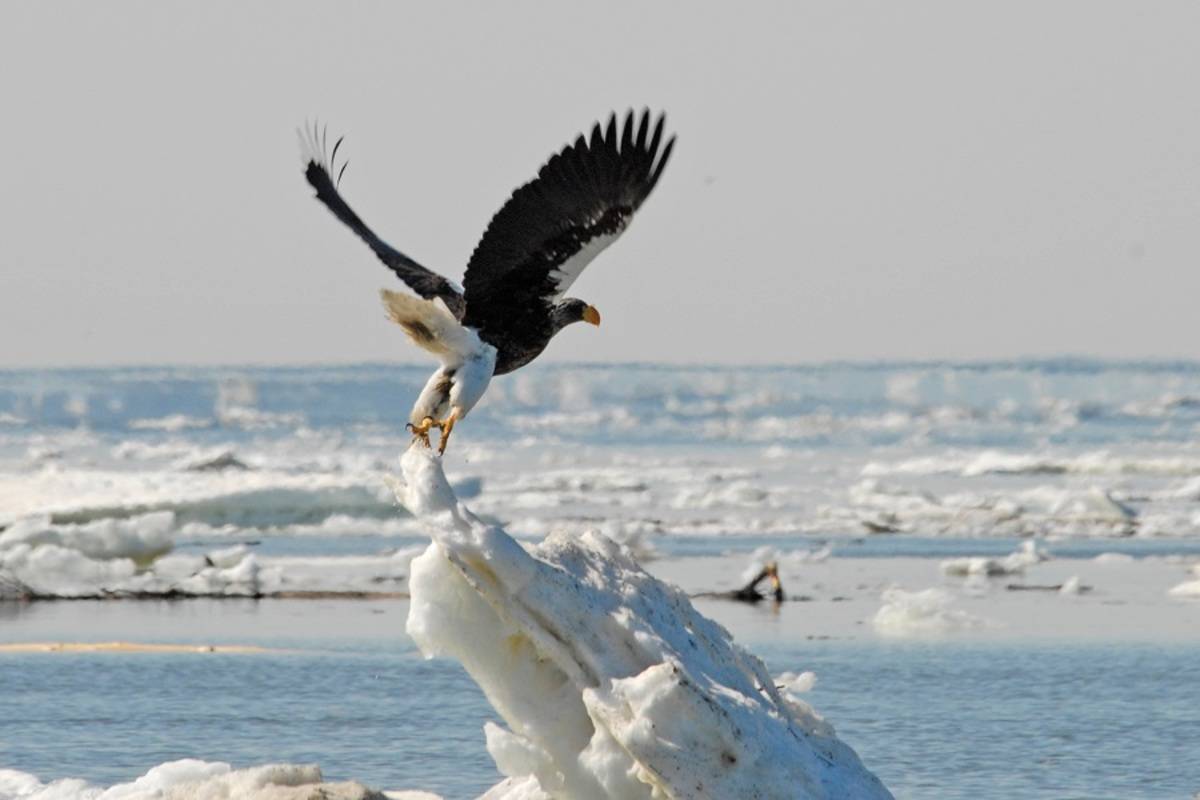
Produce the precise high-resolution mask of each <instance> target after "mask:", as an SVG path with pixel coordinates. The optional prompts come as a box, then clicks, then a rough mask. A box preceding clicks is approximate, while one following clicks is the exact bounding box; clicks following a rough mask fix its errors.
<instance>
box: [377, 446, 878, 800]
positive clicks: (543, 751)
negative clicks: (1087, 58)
mask: <svg viewBox="0 0 1200 800" xmlns="http://www.w3.org/2000/svg"><path fill="white" fill-rule="evenodd" d="M401 467H402V470H403V474H404V478H403V481H400V480H396V481H395V482H394V487H393V488H394V489H395V490H396V494H397V497H398V498H399V499H400V501H401V502H402V503H403V504H404V505H405V506H406V507H407V508H408V509H409V510H410V511H411V512H412V513H413V515H414V516H416V517H417V518H418V519H419V520H421V521H422V523H423V524H424V525H425V527H426V529H427V531H428V533H429V534H430V535H431V536H432V537H433V539H434V541H433V543H432V544H431V545H430V546H429V548H428V549H427V550H426V551H425V553H424V554H423V555H421V556H419V557H418V558H416V559H415V560H414V561H413V562H412V574H411V576H410V592H411V596H412V602H411V605H410V610H409V617H408V624H407V628H408V632H409V634H410V635H411V636H412V637H413V639H414V640H415V641H416V643H417V645H418V646H419V647H420V648H421V650H422V651H423V652H424V653H425V654H426V655H428V656H430V657H432V656H449V657H452V658H455V659H457V660H459V661H460V662H462V664H463V666H464V667H465V668H466V670H467V672H468V673H469V674H470V675H471V676H472V677H473V678H474V679H475V681H476V682H477V683H479V685H480V687H481V688H482V689H483V691H484V693H485V694H486V695H487V697H488V699H489V701H490V702H491V703H492V705H493V706H494V707H495V709H496V711H497V712H498V713H499V714H500V716H501V717H502V718H503V719H504V721H505V722H506V723H507V726H508V727H507V729H506V728H502V727H500V726H497V725H491V724H489V725H488V726H487V727H486V728H485V732H486V737H487V748H488V752H489V753H490V754H491V756H492V758H493V759H494V760H495V762H496V765H497V767H498V768H499V770H500V771H501V773H503V774H504V775H506V776H507V778H506V780H504V781H503V782H501V783H500V784H498V785H497V786H496V787H494V788H493V789H491V790H490V791H489V792H488V793H487V794H486V795H484V797H485V798H487V799H488V800H517V799H518V798H523V799H527V800H533V798H538V799H539V800H540V799H542V798H570V799H571V800H590V799H591V798H631V799H632V798H733V797H736V798H747V799H749V798H835V797H837V798H846V797H854V798H862V799H863V800H869V799H870V798H886V797H891V795H890V793H889V792H888V791H887V789H886V788H885V787H884V786H883V785H882V783H880V781H879V780H878V779H877V778H876V777H875V776H874V775H872V774H871V773H870V772H868V771H867V770H866V768H865V767H864V766H863V765H862V763H861V762H860V761H859V759H858V757H857V755H856V754H855V753H854V751H853V750H851V749H850V747H848V746H847V745H846V744H844V743H843V742H841V741H840V740H839V739H838V738H837V737H836V736H835V735H834V733H833V730H832V728H831V727H830V726H829V725H828V724H826V723H825V722H824V721H823V720H821V719H820V718H819V717H818V716H816V715H815V714H814V713H812V712H811V709H808V708H807V706H805V705H804V704H802V703H797V702H792V701H791V700H789V699H788V698H785V697H783V696H782V695H781V694H780V692H779V691H778V690H777V689H776V687H775V683H774V681H773V679H772V678H771V676H770V674H769V673H768V672H767V670H766V668H765V666H764V665H763V663H762V662H761V661H760V660H759V659H757V658H755V657H754V656H753V655H751V654H750V653H748V652H746V651H745V650H743V649H742V648H740V647H739V646H737V645H736V644H734V643H733V641H732V639H731V637H730V635H729V633H728V632H727V631H726V630H725V629H724V628H722V627H721V626H719V625H717V624H716V623H714V622H712V621H711V620H709V619H707V618H705V617H703V616H701V615H700V614H698V613H697V612H696V610H695V609H694V608H693V607H692V604H691V602H690V601H689V600H688V598H687V596H686V595H685V594H684V593H683V592H682V591H681V590H679V589H678V588H676V587H674V586H671V585H668V584H666V583H663V582H662V581H659V580H657V579H655V578H653V577H651V576H650V575H649V574H647V573H646V572H645V571H644V570H642V568H641V567H640V566H639V565H638V564H637V563H636V562H635V561H634V560H633V558H632V557H631V554H630V553H629V551H628V550H626V549H624V548H622V547H621V546H620V545H618V544H616V543H614V542H612V541H611V540H609V539H607V538H605V537H604V536H602V535H600V534H599V533H595V532H590V533H585V534H583V535H582V536H579V537H577V538H571V537H568V536H565V535H561V534H552V535H551V536H549V537H548V538H547V539H546V540H545V541H543V542H542V543H540V544H538V545H535V546H531V548H530V551H528V552H527V551H526V550H525V549H524V548H523V547H522V546H521V544H519V543H518V542H517V541H516V540H515V539H513V538H512V537H511V536H509V535H508V534H507V533H505V532H504V531H503V530H501V529H500V528H498V527H495V526H490V525H487V524H486V523H484V522H482V521H481V520H480V519H479V518H477V517H476V516H475V515H474V514H472V513H471V511H470V510H468V509H467V508H466V507H465V506H464V505H463V504H462V503H461V502H460V501H459V500H458V498H457V497H456V496H455V495H454V492H453V491H452V489H451V488H450V485H449V483H448V482H447V480H446V477H445V474H444V473H443V472H442V467H441V462H440V461H439V460H438V459H437V458H436V457H434V456H433V455H432V454H430V453H429V452H428V451H426V450H424V449H422V448H419V447H418V448H413V449H410V450H409V451H407V452H406V453H405V455H404V456H403V458H402V459H401Z"/></svg>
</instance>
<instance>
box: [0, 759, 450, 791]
mask: <svg viewBox="0 0 1200 800" xmlns="http://www.w3.org/2000/svg"><path fill="white" fill-rule="evenodd" d="M318 797H319V798H323V800H375V799H376V798H388V800H440V798H439V797H438V796H437V795H434V794H429V793H428V792H412V791H396V792H378V791H374V790H372V789H368V788H367V787H365V786H363V785H362V784H360V783H356V782H353V781H346V782H341V783H325V782H323V781H322V778H321V770H320V769H319V768H318V767H317V766H316V765H313V764H265V765H262V766H257V767H248V768H246V769H236V770H235V769H233V768H232V767H231V766H230V765H229V764H226V763H224V762H220V761H199V760H197V759H193V758H185V759H181V760H179V761H168V762H167V763H165V764H159V765H158V766H157V767H154V768H153V769H151V770H150V771H149V772H147V773H146V774H145V775H143V776H141V777H140V778H138V779H137V780H135V781H132V782H130V783H120V784H117V785H115V786H110V787H108V788H103V787H99V786H94V785H92V784H89V783H88V782H86V781H83V780H79V779H78V778H62V779H59V780H55V781H51V782H50V783H42V781H40V780H38V778H37V777H36V776H34V775H30V774H29V773H26V772H19V771H17V770H11V769H0V800H312V798H318Z"/></svg>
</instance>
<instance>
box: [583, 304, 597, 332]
mask: <svg viewBox="0 0 1200 800" xmlns="http://www.w3.org/2000/svg"><path fill="white" fill-rule="evenodd" d="M583 321H584V322H590V323H592V324H593V325H595V326H596V327H600V312H599V311H597V310H596V307H595V306H588V307H587V308H585V309H584V310H583Z"/></svg>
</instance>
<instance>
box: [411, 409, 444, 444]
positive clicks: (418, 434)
mask: <svg viewBox="0 0 1200 800" xmlns="http://www.w3.org/2000/svg"><path fill="white" fill-rule="evenodd" d="M404 427H405V428H407V429H408V430H409V431H411V432H412V435H413V441H414V442H415V441H416V440H417V439H420V440H421V443H422V444H424V445H425V446H426V447H432V446H433V445H431V444H430V443H429V429H430V428H434V427H437V428H440V427H441V424H440V423H438V422H435V421H434V419H433V417H426V418H425V419H423V420H421V424H420V425H414V424H412V423H411V422H410V423H408V424H407V425H405V426H404ZM443 436H445V434H443ZM443 447H444V445H443ZM438 452H441V450H439V451H438Z"/></svg>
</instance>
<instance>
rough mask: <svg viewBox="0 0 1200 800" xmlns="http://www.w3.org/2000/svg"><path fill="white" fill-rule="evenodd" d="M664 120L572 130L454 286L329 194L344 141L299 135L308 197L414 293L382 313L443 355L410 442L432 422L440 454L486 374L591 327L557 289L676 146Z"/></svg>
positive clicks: (618, 228) (638, 200) (591, 254)
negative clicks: (569, 331)
mask: <svg viewBox="0 0 1200 800" xmlns="http://www.w3.org/2000/svg"><path fill="white" fill-rule="evenodd" d="M664 122H665V115H662V114H660V115H659V116H658V118H657V119H656V120H652V119H651V116H650V111H649V110H644V111H643V112H642V113H641V114H640V115H637V114H635V113H634V112H632V111H630V112H629V113H628V114H627V115H626V116H625V119H624V122H623V123H622V124H620V125H619V126H618V123H617V116H616V114H613V115H611V116H610V117H609V119H608V124H607V126H604V127H602V126H601V125H600V123H596V124H595V125H594V126H593V128H592V133H591V136H590V138H589V137H585V136H583V135H581V136H579V138H577V139H576V140H575V143H574V144H571V145H568V146H566V147H565V148H563V150H562V151H561V152H559V153H557V154H556V155H554V156H553V157H552V158H551V159H550V160H549V161H547V162H546V164H545V165H544V166H543V167H542V168H541V169H540V170H538V174H537V177H536V178H534V179H533V180H532V181H530V182H529V183H527V184H525V185H524V186H522V187H520V188H519V189H517V190H516V191H515V192H513V194H512V197H510V198H509V199H508V202H506V203H505V204H504V206H503V207H502V208H501V209H500V211H498V212H497V213H496V215H495V216H494V217H492V221H491V222H490V223H489V224H488V227H487V230H486V231H484V233H483V238H482V239H480V241H479V244H478V245H477V246H476V248H475V252H474V253H472V255H471V260H470V262H469V263H468V264H467V271H466V274H465V276H464V277H463V288H462V289H461V290H460V289H459V288H458V287H457V286H455V285H454V284H453V283H451V282H450V281H449V280H447V279H446V278H444V277H442V276H441V275H438V274H437V273H435V272H432V271H430V270H428V269H426V268H425V267H423V266H421V265H420V264H418V263H417V262H416V261H413V260H412V259H411V258H409V257H408V256H406V255H404V254H403V253H401V252H400V251H398V250H396V249H395V248H393V247H392V246H391V245H389V244H388V243H387V242H385V241H383V240H382V239H380V238H379V237H378V236H376V235H375V233H374V231H372V230H371V229H370V228H368V227H367V226H366V224H365V223H364V222H363V221H362V220H361V219H359V217H358V215H357V214H355V213H354V211H353V210H352V209H351V208H350V206H348V205H347V204H346V201H345V200H343V199H342V196H341V195H340V194H338V184H339V183H340V181H341V177H342V173H343V172H344V171H345V169H346V165H345V164H344V163H343V165H342V167H341V169H338V168H337V156H338V150H339V148H340V146H341V144H342V139H338V140H337V142H335V143H334V146H333V151H332V152H331V153H329V154H328V155H326V154H327V151H326V148H325V142H326V139H325V136H324V134H323V132H320V131H318V130H317V129H316V128H314V129H312V130H309V131H306V132H305V136H304V137H303V138H304V139H305V141H304V142H303V145H304V147H305V158H306V161H307V164H306V166H305V170H304V176H305V178H306V179H307V180H308V182H309V184H310V185H311V186H312V187H313V189H315V190H316V194H317V199H318V200H320V201H321V202H322V203H324V204H325V207H326V208H328V209H329V210H330V211H331V212H333V215H334V216H336V217H337V218H338V219H340V220H341V221H342V222H344V223H345V224H346V225H348V226H349V227H350V229H351V230H353V231H354V232H355V233H356V234H358V236H359V237H360V238H361V239H362V240H363V241H365V242H366V243H367V244H368V245H369V246H370V248H371V249H372V250H374V251H375V255H377V256H378V257H379V259H380V260H381V261H382V262H383V263H384V264H386V265H387V267H388V268H389V269H391V270H392V271H393V272H395V273H396V274H397V275H398V276H400V279H401V280H402V281H404V283H406V284H407V285H408V287H409V288H410V289H412V290H413V291H414V292H416V293H417V294H418V295H420V297H414V296H412V295H409V294H400V293H397V292H391V291H388V290H386V289H384V290H383V292H382V296H383V303H384V307H385V308H386V310H387V314H388V316H389V317H390V318H391V319H392V320H393V321H394V322H396V323H397V324H398V325H399V326H400V327H401V328H403V329H404V332H405V333H407V334H408V336H409V338H410V339H412V340H413V341H414V342H415V343H416V344H417V345H418V346H420V347H421V348H423V349H425V350H427V351H429V352H430V353H433V354H434V355H435V356H436V357H437V358H438V360H439V361H440V362H441V367H440V368H439V369H438V370H437V371H436V372H434V373H433V375H432V376H431V377H430V379H429V381H428V382H427V383H426V384H425V388H424V389H423V390H422V391H421V394H420V396H419V397H418V398H417V402H416V404H415V405H414V406H413V409H412V414H411V415H410V417H409V424H408V428H409V430H411V431H412V432H413V434H414V438H417V439H420V440H421V441H423V442H424V443H425V445H426V446H428V445H429V430H430V429H431V428H438V429H439V430H440V431H441V440H440V441H439V442H438V452H439V453H441V452H445V449H446V442H447V441H449V439H450V432H451V431H452V430H453V429H454V423H455V422H456V421H457V420H460V419H462V418H463V417H465V416H466V415H467V413H468V412H469V411H470V410H471V408H472V407H473V406H474V405H475V404H476V403H477V402H479V398H480V397H482V396H483V393H484V391H485V390H486V389H487V385H488V382H489V381H490V380H491V379H492V376H493V375H503V374H504V373H506V372H512V371H513V370H515V369H517V368H518V367H522V366H524V365H526V364H528V363H529V362H530V361H532V360H533V359H534V358H536V357H537V356H538V354H539V353H541V352H542V351H543V350H544V349H546V345H547V344H549V343H550V340H551V339H552V338H553V337H554V335H555V334H556V333H558V332H559V331H560V330H562V329H563V328H565V327H566V326H567V325H570V324H571V323H573V322H581V321H582V322H590V323H591V324H593V325H599V324H600V313H599V312H598V311H597V310H596V309H595V308H594V307H592V306H590V305H588V304H587V303H585V302H583V301H582V300H577V299H575V298H573V297H565V296H564V295H565V293H566V291H567V289H569V288H570V286H571V284H572V283H574V282H575V279H576V278H578V277H579V274H580V273H581V272H583V268H584V267H586V266H587V265H588V264H589V263H590V262H591V260H592V259H593V258H595V257H596V256H597V255H598V254H599V253H600V251H601V250H603V249H604V248H606V247H608V246H609V245H610V244H612V242H613V240H614V239H616V238H617V237H618V236H620V235H621V233H622V232H623V231H624V230H625V227H626V226H627V225H628V224H629V220H630V219H631V218H632V217H633V213H634V212H635V211H637V209H638V207H639V206H641V204H642V203H643V202H644V201H645V200H646V197H648V196H649V194H650V192H651V191H652V190H653V189H654V186H655V184H656V183H658V179H659V176H660V175H662V171H663V167H665V166H666V164H667V159H668V158H669V157H670V155H671V148H672V147H673V146H674V144H675V137H674V136H671V137H670V138H669V139H667V140H666V143H665V144H663V124H664ZM652 129H653V130H652ZM660 145H661V150H660ZM335 175H336V178H335V177H334V176H335Z"/></svg>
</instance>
